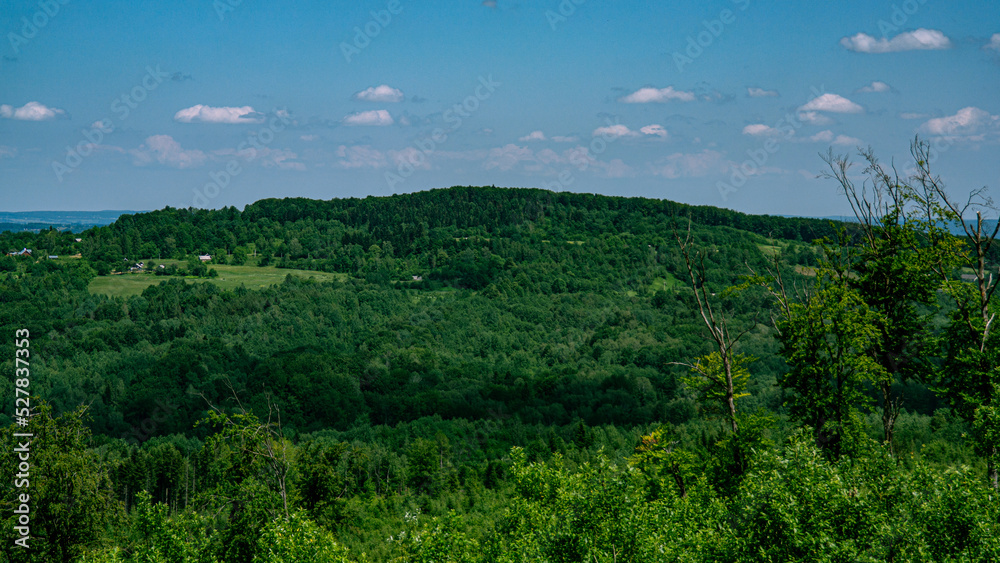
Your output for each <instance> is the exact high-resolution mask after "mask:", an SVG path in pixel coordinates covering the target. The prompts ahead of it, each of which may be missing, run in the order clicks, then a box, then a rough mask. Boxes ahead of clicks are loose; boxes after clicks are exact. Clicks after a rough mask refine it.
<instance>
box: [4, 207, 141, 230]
mask: <svg viewBox="0 0 1000 563" xmlns="http://www.w3.org/2000/svg"><path fill="white" fill-rule="evenodd" d="M126 213H140V212H139V211H130V210H105V211H19V212H8V211H0V232H3V231H14V232H20V231H31V232H35V233H37V232H39V231H40V230H43V229H48V228H49V227H55V228H56V229H57V230H60V231H72V232H74V233H78V232H81V231H85V230H87V229H89V228H91V227H98V226H102V225H110V224H111V223H114V222H115V221H116V220H117V219H118V218H119V217H121V216H122V215H124V214H126Z"/></svg>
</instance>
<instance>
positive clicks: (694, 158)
mask: <svg viewBox="0 0 1000 563" xmlns="http://www.w3.org/2000/svg"><path fill="white" fill-rule="evenodd" d="M728 167H729V163H728V162H727V161H726V159H725V158H723V156H722V153H720V152H717V151H713V150H708V149H705V150H703V151H701V152H698V153H687V154H685V153H674V154H672V155H670V156H666V157H663V158H661V159H659V160H657V161H656V162H654V163H652V164H651V165H650V168H651V172H652V173H653V174H654V175H657V176H663V177H665V178H671V179H673V178H681V177H698V176H707V175H708V174H711V173H713V172H720V173H721V172H725V171H726V169H727V168H728Z"/></svg>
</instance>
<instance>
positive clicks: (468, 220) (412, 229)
mask: <svg viewBox="0 0 1000 563" xmlns="http://www.w3.org/2000/svg"><path fill="white" fill-rule="evenodd" d="M679 216H683V217H687V216H690V217H691V218H692V220H693V221H694V222H696V223H699V224H701V225H706V226H716V225H725V226H729V227H733V228H736V229H741V230H746V231H750V232H754V233H757V234H761V235H765V236H773V237H778V238H784V239H792V240H803V241H812V240H814V239H817V238H821V237H823V236H828V235H830V234H831V233H832V229H831V226H830V225H831V222H830V221H829V220H822V219H806V218H786V217H777V216H767V215H764V216H758V215H747V214H744V213H740V212H736V211H730V210H726V209H721V208H717V207H710V206H691V205H685V204H682V203H676V202H672V201H667V200H656V199H646V198H625V197H610V196H603V195H594V194H575V193H568V192H563V193H554V192H551V191H547V190H540V189H505V188H496V187H453V188H448V189H437V190H430V191H426V192H418V193H412V194H402V195H393V196H388V197H375V196H372V197H367V198H364V199H357V198H346V199H333V200H329V201H320V200H309V199H303V198H286V199H265V200H260V201H258V202H256V203H254V204H251V205H248V206H247V207H246V208H245V209H244V210H243V212H242V213H239V212H238V211H236V210H235V209H234V208H226V209H222V210H217V211H201V210H198V211H191V210H183V209H171V208H167V209H164V210H162V211H157V212H152V213H147V214H142V215H136V216H131V217H129V216H124V217H122V218H120V219H119V220H118V221H117V222H116V223H115V224H114V225H112V229H113V232H115V233H117V234H118V235H119V236H121V237H124V236H139V237H142V239H143V240H146V241H150V242H154V241H156V240H157V239H162V238H164V236H163V235H162V234H161V233H162V231H163V227H164V226H169V225H171V224H175V223H190V224H191V225H192V226H194V227H196V231H195V232H194V233H192V237H193V240H192V242H193V243H194V244H198V245H201V247H202V248H203V249H211V248H215V247H216V246H218V245H221V244H220V243H223V242H225V236H224V235H221V233H223V232H225V231H226V230H228V229H229V228H230V227H233V226H236V227H237V228H239V227H240V226H246V227H247V228H248V233H249V231H252V227H251V224H252V223H254V222H265V223H264V224H265V225H266V224H268V223H272V222H273V223H277V224H287V223H290V222H296V221H299V220H312V221H332V222H339V223H340V224H342V225H343V226H344V227H345V228H346V229H349V230H351V231H355V232H352V233H351V234H352V235H354V236H358V235H361V233H360V232H357V231H361V232H364V233H367V235H368V237H367V238H368V239H369V240H366V241H365V242H370V243H373V244H374V243H378V242H381V241H388V242H392V244H393V245H394V246H395V247H396V249H397V250H403V249H407V248H410V247H412V246H413V245H414V244H416V243H417V241H419V240H420V239H421V238H422V237H426V236H427V234H428V233H427V232H426V231H427V230H428V229H447V228H457V229H463V230H468V231H469V232H475V233H480V234H495V235H500V236H505V235H506V236H509V235H513V234H514V233H515V232H517V231H518V230H519V229H520V228H523V227H525V226H527V225H530V226H532V227H535V226H545V227H546V228H548V230H550V231H551V232H550V233H549V234H556V233H563V234H565V235H566V236H567V237H571V236H573V235H582V234H590V235H593V234H597V233H609V234H615V233H624V232H633V233H643V232H648V231H658V230H662V228H663V226H664V225H667V224H670V221H669V219H671V218H674V217H679ZM213 225H214V227H215V228H214V230H213V229H212V227H213ZM133 229H135V231H133ZM240 232H242V231H240ZM237 235H239V233H237ZM182 236H183V235H182ZM360 238H366V237H364V236H363V235H362V236H361V237H360ZM198 239H200V240H198ZM348 240H350V238H349V239H348ZM239 242H241V243H247V242H251V243H252V242H255V240H253V238H252V236H249V237H245V240H241V241H239ZM188 250H194V248H189V249H188Z"/></svg>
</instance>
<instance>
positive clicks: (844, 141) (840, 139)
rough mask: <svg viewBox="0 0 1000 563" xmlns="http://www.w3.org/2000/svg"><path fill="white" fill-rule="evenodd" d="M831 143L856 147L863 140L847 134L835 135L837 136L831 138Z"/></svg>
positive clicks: (861, 143)
mask: <svg viewBox="0 0 1000 563" xmlns="http://www.w3.org/2000/svg"><path fill="white" fill-rule="evenodd" d="M833 144H835V145H844V146H852V147H857V146H861V145H863V144H864V141H862V140H861V139H859V138H857V137H848V136H847V135H837V138H835V139H834V140H833Z"/></svg>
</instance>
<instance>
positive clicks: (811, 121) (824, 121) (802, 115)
mask: <svg viewBox="0 0 1000 563" xmlns="http://www.w3.org/2000/svg"><path fill="white" fill-rule="evenodd" d="M799 120H800V121H802V122H803V123H806V124H808V125H829V124H831V123H833V119H830V118H829V117H827V116H825V115H823V114H821V113H819V112H816V111H800V112H799Z"/></svg>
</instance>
